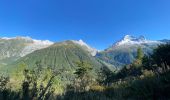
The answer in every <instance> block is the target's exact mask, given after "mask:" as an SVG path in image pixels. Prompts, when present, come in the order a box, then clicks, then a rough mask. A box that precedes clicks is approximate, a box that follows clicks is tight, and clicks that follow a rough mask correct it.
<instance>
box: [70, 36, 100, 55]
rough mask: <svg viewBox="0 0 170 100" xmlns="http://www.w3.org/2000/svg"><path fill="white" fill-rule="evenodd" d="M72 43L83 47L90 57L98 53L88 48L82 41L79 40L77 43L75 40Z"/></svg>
mask: <svg viewBox="0 0 170 100" xmlns="http://www.w3.org/2000/svg"><path fill="white" fill-rule="evenodd" d="M72 41H73V42H74V43H76V44H78V45H80V46H82V47H84V49H85V50H87V51H88V52H90V54H91V55H92V56H95V55H96V54H97V52H98V50H97V49H95V48H92V47H90V46H89V45H87V43H85V42H84V41H83V40H81V39H80V40H79V41H76V40H72Z"/></svg>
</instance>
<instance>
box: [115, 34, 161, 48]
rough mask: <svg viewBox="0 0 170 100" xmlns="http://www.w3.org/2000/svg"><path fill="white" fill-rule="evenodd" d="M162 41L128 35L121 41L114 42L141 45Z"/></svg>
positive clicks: (118, 44) (120, 44) (119, 44)
mask: <svg viewBox="0 0 170 100" xmlns="http://www.w3.org/2000/svg"><path fill="white" fill-rule="evenodd" d="M161 43H163V42H161V41H151V40H147V39H146V38H145V37H144V36H139V37H134V36H130V35H126V36H125V37H124V38H123V39H122V40H121V41H119V42H117V43H116V44H114V46H122V45H140V44H161Z"/></svg>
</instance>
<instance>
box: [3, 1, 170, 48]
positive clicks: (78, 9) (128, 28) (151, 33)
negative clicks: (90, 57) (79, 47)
mask: <svg viewBox="0 0 170 100" xmlns="http://www.w3.org/2000/svg"><path fill="white" fill-rule="evenodd" d="M126 34H130V35H134V36H139V35H144V36H145V37H147V38H148V39H152V40H159V39H165V38H166V39H170V0H0V37H3V36H6V37H13V36H30V37H32V38H36V39H48V40H51V41H63V40H70V39H71V40H73V39H74V40H79V39H82V40H84V41H85V42H87V43H88V44H90V45H91V46H93V47H95V48H97V49H100V50H101V49H104V48H107V47H108V46H110V45H111V44H113V43H114V42H115V41H117V40H119V39H121V38H122V37H123V36H124V35H126Z"/></svg>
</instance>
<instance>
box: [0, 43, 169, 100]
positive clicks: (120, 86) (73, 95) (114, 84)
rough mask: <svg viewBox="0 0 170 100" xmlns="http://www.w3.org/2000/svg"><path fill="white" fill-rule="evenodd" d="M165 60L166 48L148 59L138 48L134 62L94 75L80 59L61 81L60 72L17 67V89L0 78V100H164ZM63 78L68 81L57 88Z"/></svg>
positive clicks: (38, 65)
mask: <svg viewBox="0 0 170 100" xmlns="http://www.w3.org/2000/svg"><path fill="white" fill-rule="evenodd" d="M169 58H170V44H164V45H160V46H158V48H156V49H155V50H154V51H153V53H152V54H150V55H144V53H143V51H142V49H141V48H140V47H139V48H138V50H137V56H136V59H135V60H134V61H133V62H132V63H131V64H128V65H125V66H124V67H123V68H122V69H121V70H119V71H118V72H111V71H110V70H109V69H108V68H107V67H106V68H105V67H100V71H97V72H94V71H93V70H94V67H93V65H92V64H91V63H89V62H88V61H86V60H83V59H82V60H80V61H77V62H75V64H74V65H76V67H75V68H76V69H75V72H74V73H73V76H74V77H71V78H70V77H66V76H63V77H62V75H63V74H64V73H66V71H64V69H63V70H59V69H55V68H54V67H43V65H41V63H40V62H37V63H36V64H35V65H36V68H33V69H28V68H27V67H23V66H26V65H21V67H20V69H22V71H20V72H18V73H17V75H18V77H19V76H20V77H21V76H22V81H21V82H19V83H18V85H19V87H18V89H12V87H13V88H14V85H13V84H12V83H11V81H14V80H13V79H12V78H14V77H11V76H6V75H1V77H0V100H51V99H52V100H53V99H54V100H168V99H170V95H169V93H170V60H169ZM94 73H95V74H94ZM63 78H69V80H70V81H69V82H67V84H63V85H61V84H62V82H63V81H64V79H63ZM15 79H17V78H16V77H15ZM56 80H57V81H56ZM15 82H16V81H15ZM57 84H60V85H57ZM61 86H63V91H62V93H61V92H60V93H59V92H57V91H59V90H58V89H59V88H57V87H61Z"/></svg>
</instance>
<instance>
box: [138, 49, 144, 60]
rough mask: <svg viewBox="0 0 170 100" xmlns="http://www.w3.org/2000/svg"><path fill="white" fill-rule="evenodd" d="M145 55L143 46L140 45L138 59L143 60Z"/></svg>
mask: <svg viewBox="0 0 170 100" xmlns="http://www.w3.org/2000/svg"><path fill="white" fill-rule="evenodd" d="M143 56H144V54H143V50H142V48H140V47H139V48H138V49H137V59H138V60H142V58H143Z"/></svg>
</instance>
